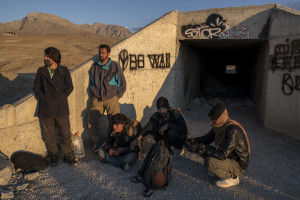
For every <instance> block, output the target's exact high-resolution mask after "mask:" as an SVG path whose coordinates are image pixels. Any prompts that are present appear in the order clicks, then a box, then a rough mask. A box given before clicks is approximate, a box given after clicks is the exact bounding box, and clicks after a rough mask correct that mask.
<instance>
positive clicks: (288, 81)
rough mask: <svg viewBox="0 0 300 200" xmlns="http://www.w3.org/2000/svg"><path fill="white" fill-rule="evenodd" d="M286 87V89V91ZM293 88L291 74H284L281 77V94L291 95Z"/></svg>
mask: <svg viewBox="0 0 300 200" xmlns="http://www.w3.org/2000/svg"><path fill="white" fill-rule="evenodd" d="M286 87H287V88H288V89H286ZM293 87H294V83H293V79H292V77H291V74H289V73H285V74H284V75H283V79H282V92H283V94H285V95H291V94H292V93H293V90H294V89H293ZM287 90H288V91H287Z"/></svg>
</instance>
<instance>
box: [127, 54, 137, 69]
mask: <svg viewBox="0 0 300 200" xmlns="http://www.w3.org/2000/svg"><path fill="white" fill-rule="evenodd" d="M129 56H130V70H136V69H137V61H136V55H131V54H130V55H129Z"/></svg>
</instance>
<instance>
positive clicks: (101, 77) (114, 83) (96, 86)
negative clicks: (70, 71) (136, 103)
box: [88, 44, 126, 153]
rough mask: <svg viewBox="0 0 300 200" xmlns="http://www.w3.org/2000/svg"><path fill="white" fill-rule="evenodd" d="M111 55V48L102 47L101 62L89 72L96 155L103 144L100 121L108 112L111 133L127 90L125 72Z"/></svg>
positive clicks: (89, 126) (89, 124)
mask: <svg viewBox="0 0 300 200" xmlns="http://www.w3.org/2000/svg"><path fill="white" fill-rule="evenodd" d="M109 54H110V47H109V46H108V45H106V44H102V45H100V46H99V61H98V62H95V63H94V64H93V65H92V67H91V69H90V71H89V76H90V84H89V90H90V92H91V96H92V105H91V108H90V110H89V114H88V128H89V132H90V134H91V137H92V139H93V142H94V148H95V153H97V152H98V150H99V148H100V146H101V143H102V142H103V141H102V140H101V138H100V129H99V119H100V118H101V116H102V115H103V114H104V111H105V110H106V112H107V118H108V121H109V130H108V133H110V132H111V131H112V123H111V116H112V115H114V114H117V113H120V106H119V99H120V98H121V97H122V96H123V94H124V92H125V90H126V80H125V77H124V74H123V71H122V69H121V67H120V65H119V63H117V62H116V61H113V60H112V59H111V58H109Z"/></svg>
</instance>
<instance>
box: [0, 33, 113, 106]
mask: <svg viewBox="0 0 300 200" xmlns="http://www.w3.org/2000/svg"><path fill="white" fill-rule="evenodd" d="M117 41H118V39H114V38H107V37H103V36H102V37H101V36H89V37H84V36H68V37H65V36H46V37H43V36H0V94H1V97H0V107H2V106H3V105H5V104H11V103H14V102H15V101H17V100H19V99H20V98H22V97H24V96H26V95H27V94H29V93H30V92H31V91H32V88H33V81H34V77H35V73H36V71H37V69H38V68H39V67H41V66H43V64H44V62H43V60H44V57H43V56H44V49H46V48H47V47H50V46H53V47H56V48H58V49H59V50H60V52H61V54H62V60H61V64H62V65H65V66H67V67H68V68H69V69H72V68H74V67H76V66H77V65H79V64H81V63H83V62H84V61H86V60H88V59H89V58H91V57H92V56H94V55H95V54H97V52H98V50H97V47H98V46H99V44H101V43H106V44H109V45H112V44H114V43H115V42H117Z"/></svg>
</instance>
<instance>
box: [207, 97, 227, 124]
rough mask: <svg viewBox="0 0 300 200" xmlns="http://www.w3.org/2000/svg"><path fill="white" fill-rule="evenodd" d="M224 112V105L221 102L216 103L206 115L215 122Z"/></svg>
mask: <svg viewBox="0 0 300 200" xmlns="http://www.w3.org/2000/svg"><path fill="white" fill-rule="evenodd" d="M224 110H225V104H224V103H223V102H221V101H220V102H218V103H217V105H215V106H214V107H213V108H212V109H211V110H210V111H209V113H208V116H210V117H212V118H214V119H215V120H217V119H218V118H219V117H220V116H221V115H222V113H223V112H224Z"/></svg>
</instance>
